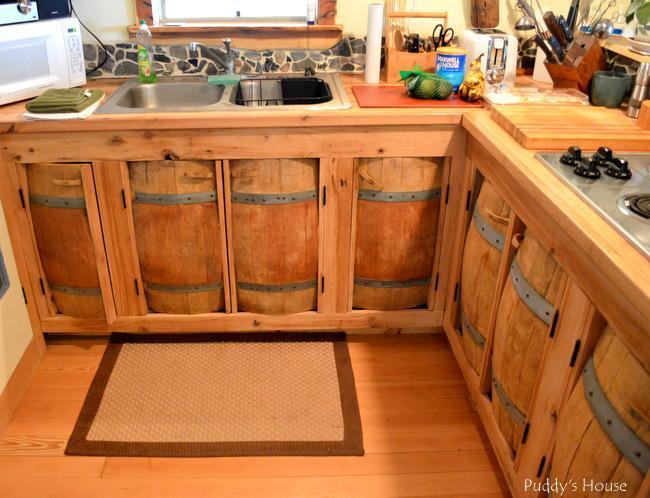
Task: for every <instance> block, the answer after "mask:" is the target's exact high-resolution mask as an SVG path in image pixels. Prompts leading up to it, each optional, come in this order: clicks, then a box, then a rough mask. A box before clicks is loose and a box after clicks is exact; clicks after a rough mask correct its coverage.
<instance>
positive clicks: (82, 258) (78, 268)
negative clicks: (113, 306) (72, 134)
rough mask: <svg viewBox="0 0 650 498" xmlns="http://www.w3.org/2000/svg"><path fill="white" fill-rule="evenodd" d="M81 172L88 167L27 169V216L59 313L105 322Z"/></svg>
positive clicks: (51, 165)
mask: <svg viewBox="0 0 650 498" xmlns="http://www.w3.org/2000/svg"><path fill="white" fill-rule="evenodd" d="M82 167H89V165H87V164H81V163H74V164H61V163H34V164H29V165H27V166H25V168H26V180H27V189H28V194H29V199H28V201H29V211H30V216H31V221H32V227H33V231H34V237H35V240H36V247H37V249H38V255H39V258H40V262H41V265H42V267H43V272H44V273H45V277H46V280H47V285H48V287H49V290H50V292H51V294H52V300H53V303H54V305H55V308H56V311H57V312H58V313H60V314H62V315H67V316H70V317H76V318H103V317H104V304H103V301H102V293H101V289H100V282H99V275H98V270H97V264H96V261H95V250H94V246H93V241H92V236H91V232H90V225H89V221H88V213H87V210H86V202H87V200H86V198H85V196H84V188H83V180H82V174H81V168H82ZM88 202H95V200H94V199H89V200H88Z"/></svg>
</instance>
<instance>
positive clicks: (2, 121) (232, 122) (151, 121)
mask: <svg viewBox="0 0 650 498" xmlns="http://www.w3.org/2000/svg"><path fill="white" fill-rule="evenodd" d="M341 80H342V81H343V84H344V86H345V90H346V94H347V97H348V99H349V100H350V103H351V104H352V108H350V109H345V110H331V111H327V110H321V111H311V112H308V113H305V112H304V111H290V110H289V111H288V110H286V109H284V108H283V109H282V110H279V111H257V110H255V109H254V108H245V109H244V110H242V111H236V112H228V111H225V112H222V111H219V112H174V113H147V114H110V115H109V114H94V115H92V116H91V117H89V118H88V119H83V120H65V121H64V120H62V121H44V120H38V121H36V120H27V119H25V118H24V117H22V114H23V112H24V111H25V102H27V101H22V102H16V103H14V104H7V105H5V106H0V134H2V133H40V132H61V131H102V130H142V129H148V130H155V129H168V130H170V129H219V128H259V127H281V128H289V127H290V128H294V127H304V126H355V125H356V126H372V125H382V126H385V125H397V126H399V125H418V124H422V125H460V123H461V121H462V118H463V113H464V112H466V110H463V109H452V108H442V109H430V108H427V109H362V108H360V107H359V106H358V104H357V101H356V99H355V97H354V92H352V89H351V88H350V87H351V86H353V85H363V84H365V83H364V80H363V75H359V74H341ZM124 81H125V80H124V79H98V80H90V81H89V82H88V84H87V85H86V87H87V88H99V89H102V90H104V91H105V92H106V94H107V97H108V96H109V95H110V94H112V93H113V92H114V91H115V90H117V88H118V87H119V86H120V85H121V84H122V83H124Z"/></svg>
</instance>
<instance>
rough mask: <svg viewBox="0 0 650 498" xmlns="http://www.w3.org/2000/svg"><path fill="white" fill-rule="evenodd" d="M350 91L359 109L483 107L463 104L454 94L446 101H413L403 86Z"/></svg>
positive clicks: (365, 87) (375, 86)
mask: <svg viewBox="0 0 650 498" xmlns="http://www.w3.org/2000/svg"><path fill="white" fill-rule="evenodd" d="M352 91H353V92H354V96H355V97H356V98H357V102H358V103H359V107H403V108H409V107H410V108H412V109H415V108H418V107H437V108H445V107H452V108H454V107H456V108H460V107H470V108H480V107H483V102H482V101H478V102H465V101H464V100H461V99H460V98H459V97H458V95H456V94H455V93H454V94H452V96H451V97H449V98H448V99H447V100H423V99H414V98H413V97H409V96H408V95H406V93H404V85H364V86H353V87H352Z"/></svg>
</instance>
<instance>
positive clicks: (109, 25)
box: [73, 0, 570, 42]
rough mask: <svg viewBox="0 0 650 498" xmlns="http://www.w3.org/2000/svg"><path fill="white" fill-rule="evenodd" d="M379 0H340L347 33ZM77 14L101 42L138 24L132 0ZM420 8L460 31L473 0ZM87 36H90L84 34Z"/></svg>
mask: <svg viewBox="0 0 650 498" xmlns="http://www.w3.org/2000/svg"><path fill="white" fill-rule="evenodd" d="M154 1H155V0H154ZM378 1H379V0H338V16H337V23H339V24H342V25H343V26H344V29H345V33H346V34H351V35H356V36H361V37H363V36H365V34H366V24H367V19H368V4H371V3H377V2H378ZM500 2H501V6H500V21H501V23H500V27H501V28H502V29H504V30H506V31H512V26H513V25H514V22H515V21H516V20H517V17H518V14H517V13H516V12H515V11H514V8H513V6H514V3H515V0H500ZM540 3H541V4H542V5H543V6H544V7H545V8H549V9H551V10H553V11H554V12H555V13H556V14H557V15H560V14H564V16H565V17H566V14H567V12H566V11H567V10H568V7H569V3H570V2H569V1H568V0H542V1H541V2H540ZM73 4H74V6H75V9H76V11H77V14H78V15H79V17H80V18H81V20H82V21H83V22H84V23H85V24H86V25H87V26H88V27H89V28H90V29H91V30H93V31H94V32H95V34H96V35H98V36H99V37H100V38H101V40H102V41H105V42H116V41H124V40H126V39H127V33H126V26H127V25H129V24H135V22H136V19H135V8H134V6H133V5H134V4H133V0H111V1H106V0H73ZM415 9H416V10H418V11H429V12H431V11H433V12H437V11H441V10H442V11H444V10H447V11H448V12H449V25H450V26H452V27H453V28H454V29H455V30H456V31H457V33H459V32H460V31H462V30H463V29H464V28H466V27H467V26H469V25H470V19H471V12H470V0H415ZM432 28H433V26H432V23H431V22H429V23H428V24H427V23H426V22H422V21H420V22H415V21H413V24H412V26H411V30H412V31H413V32H417V31H418V30H420V32H421V33H425V32H427V33H428V32H429V31H430V30H432ZM84 36H85V38H86V39H90V37H89V36H88V35H87V34H84Z"/></svg>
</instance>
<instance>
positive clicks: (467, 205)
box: [465, 190, 472, 211]
mask: <svg viewBox="0 0 650 498" xmlns="http://www.w3.org/2000/svg"><path fill="white" fill-rule="evenodd" d="M470 202H472V191H471V190H468V191H467V198H466V199H465V211H469V204H470Z"/></svg>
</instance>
